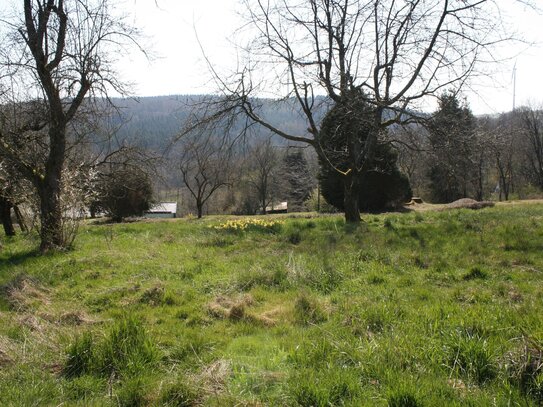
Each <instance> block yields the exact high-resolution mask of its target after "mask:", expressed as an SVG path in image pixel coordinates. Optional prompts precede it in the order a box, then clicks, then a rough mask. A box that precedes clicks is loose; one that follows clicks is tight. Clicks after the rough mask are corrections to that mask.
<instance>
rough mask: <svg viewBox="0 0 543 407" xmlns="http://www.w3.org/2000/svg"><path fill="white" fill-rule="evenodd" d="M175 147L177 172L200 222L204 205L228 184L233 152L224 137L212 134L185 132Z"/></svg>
mask: <svg viewBox="0 0 543 407" xmlns="http://www.w3.org/2000/svg"><path fill="white" fill-rule="evenodd" d="M179 148H180V149H181V153H180V156H179V171H180V172H181V177H182V181H183V184H184V185H185V186H186V188H187V190H188V191H189V193H190V195H191V196H192V198H193V200H194V203H195V205H196V211H197V215H198V219H200V218H202V216H203V214H204V205H205V204H206V202H207V201H208V200H209V199H210V198H211V196H213V194H214V193H215V192H216V191H217V190H218V189H219V188H221V187H223V186H226V185H228V184H229V183H230V177H231V171H230V169H231V161H232V159H233V154H234V151H233V148H232V146H231V145H230V144H229V143H228V139H227V138H226V137H219V136H217V135H216V134H214V133H204V134H198V133H186V134H184V135H183V136H182V137H181V139H180V140H179Z"/></svg>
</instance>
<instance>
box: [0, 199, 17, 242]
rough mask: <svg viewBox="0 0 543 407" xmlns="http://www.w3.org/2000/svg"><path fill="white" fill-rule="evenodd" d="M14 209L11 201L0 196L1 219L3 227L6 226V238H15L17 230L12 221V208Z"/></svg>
mask: <svg viewBox="0 0 543 407" xmlns="http://www.w3.org/2000/svg"><path fill="white" fill-rule="evenodd" d="M12 207H13V205H12V203H11V202H10V201H9V199H6V198H4V197H2V196H0V218H2V225H3V226H4V232H5V233H6V236H15V228H14V227H13V222H12V221H11V208H12Z"/></svg>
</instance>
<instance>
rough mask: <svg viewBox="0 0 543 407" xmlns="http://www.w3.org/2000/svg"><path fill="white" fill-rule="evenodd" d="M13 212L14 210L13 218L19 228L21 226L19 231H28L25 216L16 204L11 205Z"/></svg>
mask: <svg viewBox="0 0 543 407" xmlns="http://www.w3.org/2000/svg"><path fill="white" fill-rule="evenodd" d="M13 212H15V218H16V219H17V223H18V224H19V228H21V232H24V233H26V232H28V226H26V222H25V218H24V216H23V214H22V212H21V210H20V209H19V207H18V206H17V205H14V206H13Z"/></svg>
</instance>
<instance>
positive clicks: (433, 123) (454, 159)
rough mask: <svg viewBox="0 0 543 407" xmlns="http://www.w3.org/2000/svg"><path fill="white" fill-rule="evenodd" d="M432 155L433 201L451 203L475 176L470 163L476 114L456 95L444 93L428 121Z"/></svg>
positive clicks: (462, 195) (461, 195)
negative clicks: (436, 109) (437, 108)
mask: <svg viewBox="0 0 543 407" xmlns="http://www.w3.org/2000/svg"><path fill="white" fill-rule="evenodd" d="M427 126H428V130H429V142H430V147H431V155H430V161H431V164H430V165H429V169H428V177H429V179H430V190H431V194H432V199H433V201H434V202H439V203H444V202H452V201H455V200H457V199H459V198H463V197H467V196H468V195H469V193H470V190H469V187H470V184H471V182H472V180H473V179H474V178H476V168H474V165H473V158H474V157H473V153H474V149H475V117H474V116H473V114H472V113H471V110H470V109H469V107H467V106H466V105H462V104H461V102H460V100H459V99H458V97H457V95H456V94H455V93H452V92H447V93H444V94H443V95H441V97H440V99H439V110H438V111H437V112H436V113H435V114H434V116H433V117H432V118H431V119H430V120H429V121H428V122H427Z"/></svg>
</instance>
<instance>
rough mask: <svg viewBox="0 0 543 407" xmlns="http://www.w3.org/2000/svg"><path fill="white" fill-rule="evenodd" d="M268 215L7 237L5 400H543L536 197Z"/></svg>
mask: <svg viewBox="0 0 543 407" xmlns="http://www.w3.org/2000/svg"><path fill="white" fill-rule="evenodd" d="M228 219H232V218H228ZM265 219H266V222H263V223H262V224H259V223H258V222H257V223H251V225H250V226H249V227H246V228H236V227H224V228H221V227H217V226H221V225H225V222H226V220H227V218H221V217H209V218H207V219H204V220H185V219H180V220H176V221H156V222H139V223H128V224H119V225H105V224H103V225H86V226H83V227H82V228H81V230H80V235H79V237H78V239H77V241H76V246H75V248H74V249H73V250H71V251H69V252H66V253H55V254H50V255H45V256H38V255H36V254H35V252H34V249H35V247H37V242H36V241H35V240H33V238H32V237H28V236H27V237H23V236H18V237H16V238H14V239H11V240H8V241H4V242H3V247H2V249H1V251H0V285H1V289H0V405H59V404H61V403H63V405H67V406H69V405H93V406H94V405H104V406H108V405H172V406H173V405H208V406H224V405H253V406H257V405H302V406H329V405H350V406H360V405H368V406H373V405H383V406H385V405H391V406H420V405H426V406H436V405H478V406H479V405H538V403H541V402H542V400H543V371H542V370H541V368H540V367H539V368H538V367H537V363H533V362H534V360H535V361H537V357H538V356H537V355H538V353H537V352H538V351H540V350H541V347H542V344H543V318H542V317H541V316H542V315H543V284H542V283H543V205H542V204H529V205H515V206H506V207H495V208H490V209H484V210H481V211H468V210H454V211H443V212H431V211H428V212H424V213H414V212H413V213H403V214H383V215H366V216H365V217H364V220H365V222H364V224H363V225H362V226H361V227H360V228H358V229H352V228H350V227H348V226H346V225H345V224H344V221H343V220H342V218H341V216H339V215H338V216H325V217H314V218H289V217H266V218H265ZM270 219H272V220H273V221H276V222H272V223H270V224H268V222H267V221H268V220H270ZM127 335H128V336H130V337H137V338H138V339H137V340H133V341H132V342H134V344H129V347H130V349H128V348H127V345H126V343H127V342H126V341H127V339H126V338H127ZM539 357H541V356H539ZM540 361H541V360H540ZM538 369H539V370H538Z"/></svg>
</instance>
